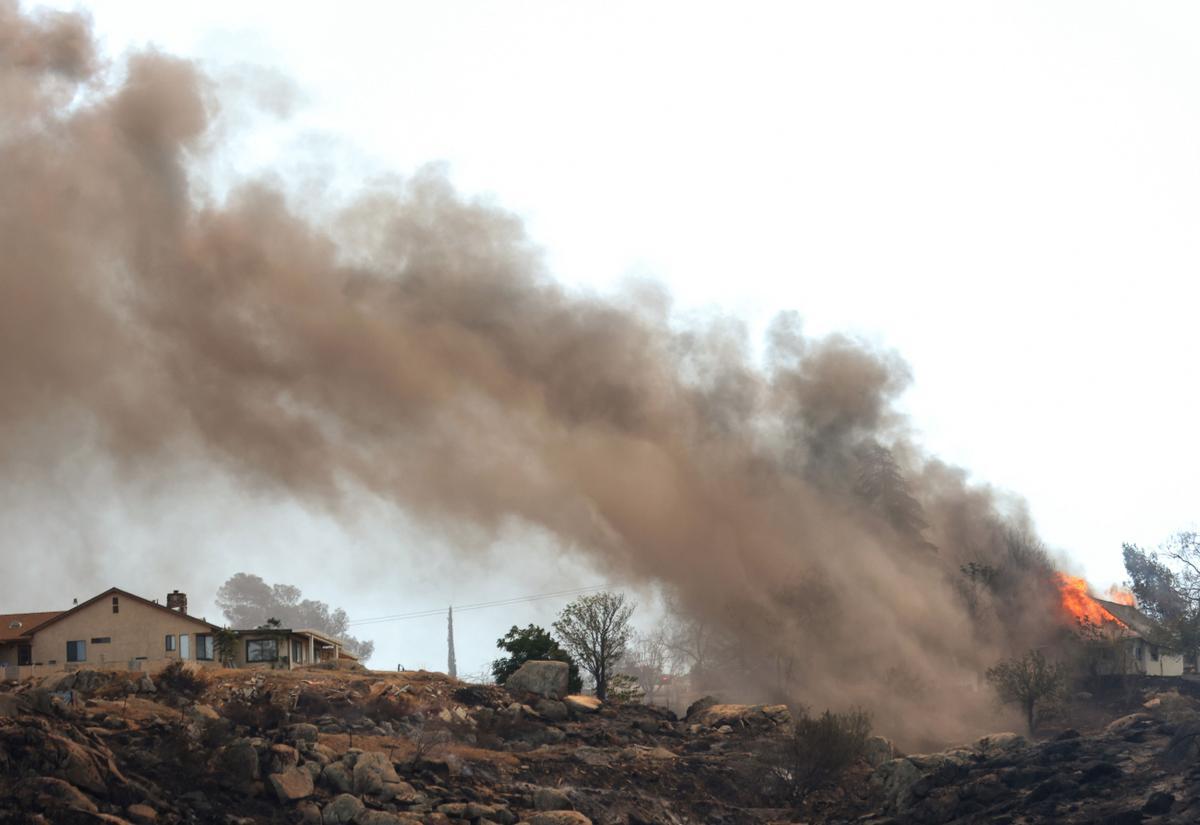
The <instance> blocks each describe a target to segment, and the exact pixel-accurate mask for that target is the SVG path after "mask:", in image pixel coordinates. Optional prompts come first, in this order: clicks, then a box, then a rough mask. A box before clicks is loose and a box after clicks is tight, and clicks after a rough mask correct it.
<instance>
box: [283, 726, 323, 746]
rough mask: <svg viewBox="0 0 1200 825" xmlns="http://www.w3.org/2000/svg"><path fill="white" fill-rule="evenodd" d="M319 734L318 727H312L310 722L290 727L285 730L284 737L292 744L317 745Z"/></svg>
mask: <svg viewBox="0 0 1200 825" xmlns="http://www.w3.org/2000/svg"><path fill="white" fill-rule="evenodd" d="M318 733H319V732H318V730H317V726H316V725H310V724H309V723H308V722H298V723H296V724H295V725H288V726H287V727H286V728H284V735H285V736H287V738H288V740H289V741H292V742H313V743H315V742H316V741H317V738H318Z"/></svg>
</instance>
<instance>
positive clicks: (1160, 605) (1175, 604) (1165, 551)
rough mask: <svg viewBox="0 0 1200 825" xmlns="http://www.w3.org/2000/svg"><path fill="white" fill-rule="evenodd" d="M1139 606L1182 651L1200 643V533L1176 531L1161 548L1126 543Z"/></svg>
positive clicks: (1131, 582) (1131, 584) (1128, 569)
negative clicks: (1151, 548) (1145, 548)
mask: <svg viewBox="0 0 1200 825" xmlns="http://www.w3.org/2000/svg"><path fill="white" fill-rule="evenodd" d="M1122 551H1123V555H1124V559H1125V572H1126V574H1127V575H1128V576H1129V582H1128V584H1129V589H1130V590H1132V591H1133V595H1134V596H1136V597H1137V602H1138V609H1139V610H1141V611H1142V612H1143V613H1145V614H1146V615H1147V616H1150V617H1151V618H1152V619H1154V620H1155V621H1157V622H1159V624H1161V625H1162V626H1163V627H1164V628H1166V629H1167V631H1168V632H1169V633H1170V634H1171V636H1172V639H1171V641H1172V643H1173V644H1174V645H1177V646H1178V647H1179V649H1180V650H1187V649H1191V648H1194V647H1196V646H1197V645H1200V535H1197V534H1196V533H1194V532H1182V533H1176V534H1175V535H1173V536H1171V538H1169V539H1168V540H1167V541H1166V542H1164V543H1163V544H1162V546H1160V547H1159V549H1158V550H1157V551H1152V550H1144V549H1142V548H1141V547H1138V546H1137V545H1136V544H1125V545H1123V546H1122Z"/></svg>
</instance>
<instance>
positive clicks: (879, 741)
mask: <svg viewBox="0 0 1200 825" xmlns="http://www.w3.org/2000/svg"><path fill="white" fill-rule="evenodd" d="M895 758H896V746H895V745H893V744H892V740H891V739H887V738H886V737H883V736H871V737H869V738H868V739H867V741H866V743H865V744H864V745H863V759H865V760H866V762H867V764H868V765H870V766H871V767H872V768H878V767H879V766H880V765H882V764H883V763H884V762H888V761H890V760H892V759H895Z"/></svg>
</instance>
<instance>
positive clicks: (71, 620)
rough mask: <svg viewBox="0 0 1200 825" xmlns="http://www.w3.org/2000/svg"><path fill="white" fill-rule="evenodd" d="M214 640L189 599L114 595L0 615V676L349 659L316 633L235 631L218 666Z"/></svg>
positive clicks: (337, 644)
mask: <svg viewBox="0 0 1200 825" xmlns="http://www.w3.org/2000/svg"><path fill="white" fill-rule="evenodd" d="M219 632H221V627H220V626H219V625H215V624H213V623H212V622H209V621H207V620H206V619H205V618H203V617H196V616H192V615H189V614H188V612H187V596H186V595H185V594H183V593H180V592H179V591H178V590H176V591H173V592H171V593H168V594H167V598H166V604H159V603H158V602H157V601H151V600H149V599H144V598H142V597H141V596H137V595H135V594H133V593H130V592H128V591H126V590H121V589H120V588H117V587H112V588H109V589H108V590H105V591H104V592H103V593H101V594H99V595H98V596H95V597H94V598H91V599H88V600H87V601H85V602H83V603H82V604H77V605H75V606H73V607H72V608H70V609H69V610H63V611H50V612H41V613H10V614H0V675H3V676H4V677H5V678H10V679H15V678H25V677H28V676H33V675H37V674H41V673H50V672H53V671H61V670H67V671H70V670H79V669H83V668H88V669H93V670H140V671H149V672H153V671H157V670H160V669H162V668H163V667H166V665H167V664H169V663H170V662H172V661H179V660H181V661H185V662H192V663H195V664H197V665H201V666H212V665H218V664H225V665H228V666H232V667H251V668H254V667H261V668H272V669H278V668H285V669H289V670H290V669H292V668H295V667H302V666H305V665H309V664H317V663H320V662H328V661H334V660H337V659H354V657H353V656H352V655H350V654H348V653H346V652H345V650H344V649H343V643H342V641H341V640H340V639H336V638H334V637H332V636H329V635H327V634H325V633H321V632H320V631H317V630H311V629H289V628H280V627H262V628H255V629H250V630H235V631H233V632H232V637H233V639H234V645H233V649H232V654H233V655H232V656H230V657H228V659H227V661H225V662H221V661H219V658H220V656H219V652H218V650H217V648H218V645H217V644H216V635H217V633H219Z"/></svg>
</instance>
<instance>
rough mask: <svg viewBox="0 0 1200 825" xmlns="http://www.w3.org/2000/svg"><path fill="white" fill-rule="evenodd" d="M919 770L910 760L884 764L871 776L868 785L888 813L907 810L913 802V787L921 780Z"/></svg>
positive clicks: (897, 760) (894, 760) (901, 759)
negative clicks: (880, 799) (879, 798)
mask: <svg viewBox="0 0 1200 825" xmlns="http://www.w3.org/2000/svg"><path fill="white" fill-rule="evenodd" d="M922 776H923V775H922V773H921V769H920V768H918V767H917V766H916V765H915V764H913V762H912V760H911V759H908V758H900V759H893V760H891V761H890V762H884V763H883V764H882V765H880V766H879V767H878V768H876V769H875V771H874V773H872V774H871V778H870V784H871V787H872V788H873V789H874V790H875V792H876V793H877V794H878V795H879V796H880V797H881V798H882V800H883V808H884V810H885V811H888V812H889V813H901V812H903V811H906V810H908V809H909V808H910V807H911V806H912V804H913V802H914V794H913V792H912V791H913V787H914V786H915V785H916V784H917V782H919V781H920V780H921V779H922Z"/></svg>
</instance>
